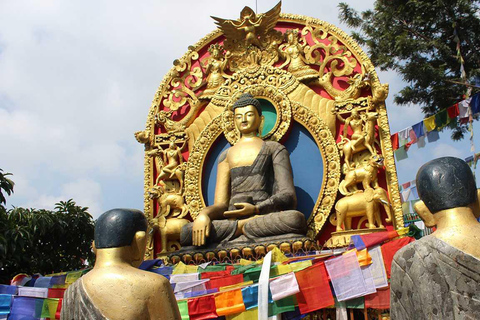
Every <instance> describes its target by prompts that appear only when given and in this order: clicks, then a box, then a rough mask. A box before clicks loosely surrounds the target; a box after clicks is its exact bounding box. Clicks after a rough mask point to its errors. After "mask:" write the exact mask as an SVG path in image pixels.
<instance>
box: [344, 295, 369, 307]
mask: <svg viewBox="0 0 480 320" xmlns="http://www.w3.org/2000/svg"><path fill="white" fill-rule="evenodd" d="M345 304H346V306H347V308H348V309H365V298H364V297H358V298H355V299H350V300H347V301H345Z"/></svg>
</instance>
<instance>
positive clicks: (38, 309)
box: [35, 298, 45, 318]
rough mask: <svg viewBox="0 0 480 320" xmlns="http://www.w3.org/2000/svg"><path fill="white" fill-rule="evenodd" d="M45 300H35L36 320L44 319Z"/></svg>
mask: <svg viewBox="0 0 480 320" xmlns="http://www.w3.org/2000/svg"><path fill="white" fill-rule="evenodd" d="M44 300H45V299H44V298H37V299H35V318H42V311H43V304H44V303H45V302H44Z"/></svg>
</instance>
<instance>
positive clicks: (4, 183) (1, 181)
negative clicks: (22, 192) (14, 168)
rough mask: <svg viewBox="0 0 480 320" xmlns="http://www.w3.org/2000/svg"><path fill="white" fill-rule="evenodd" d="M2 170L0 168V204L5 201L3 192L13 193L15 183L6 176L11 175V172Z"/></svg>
mask: <svg viewBox="0 0 480 320" xmlns="http://www.w3.org/2000/svg"><path fill="white" fill-rule="evenodd" d="M2 171H3V170H2V169H0V206H1V205H4V204H6V203H7V199H6V198H5V196H4V194H3V193H4V192H5V193H6V194H7V195H11V194H12V193H13V186H14V185H15V183H14V182H13V181H12V180H10V179H8V178H7V176H11V175H12V174H11V173H3V172H2Z"/></svg>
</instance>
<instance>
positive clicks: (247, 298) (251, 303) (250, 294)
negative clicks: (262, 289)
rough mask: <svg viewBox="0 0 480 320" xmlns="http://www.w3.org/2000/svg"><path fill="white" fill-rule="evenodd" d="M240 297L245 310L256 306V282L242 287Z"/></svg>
mask: <svg viewBox="0 0 480 320" xmlns="http://www.w3.org/2000/svg"><path fill="white" fill-rule="evenodd" d="M242 297H243V304H245V309H246V310H250V309H253V308H256V307H258V284H254V285H251V286H248V287H245V288H243V289H242Z"/></svg>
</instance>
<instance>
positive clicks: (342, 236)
mask: <svg viewBox="0 0 480 320" xmlns="http://www.w3.org/2000/svg"><path fill="white" fill-rule="evenodd" d="M383 231H387V229H386V228H375V229H357V230H347V231H337V232H332V236H331V238H330V239H328V240H327V242H326V243H325V247H327V248H329V249H335V248H343V247H346V246H348V245H349V244H350V239H351V237H352V236H355V235H359V236H360V235H363V234H370V233H374V232H383Z"/></svg>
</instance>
